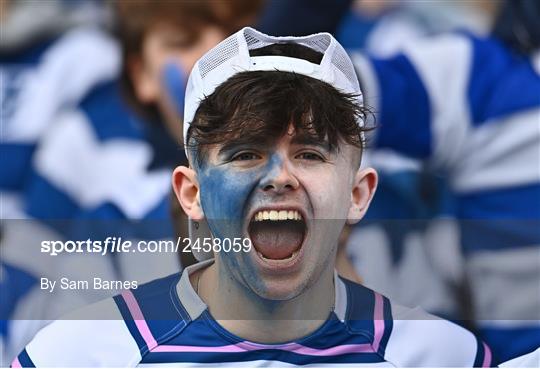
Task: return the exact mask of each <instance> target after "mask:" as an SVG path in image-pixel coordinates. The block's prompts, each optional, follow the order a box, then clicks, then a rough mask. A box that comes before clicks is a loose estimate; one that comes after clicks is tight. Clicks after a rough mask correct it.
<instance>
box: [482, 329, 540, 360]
mask: <svg viewBox="0 0 540 369" xmlns="http://www.w3.org/2000/svg"><path fill="white" fill-rule="evenodd" d="M478 331H479V334H480V336H481V337H482V339H484V341H486V342H487V344H488V345H489V346H490V347H491V349H492V350H493V355H494V361H495V364H499V363H502V362H505V361H508V360H510V359H513V358H515V357H518V356H521V355H525V354H528V353H529V352H532V351H534V350H536V349H537V348H538V347H540V327H516V328H480V329H479V330H478Z"/></svg>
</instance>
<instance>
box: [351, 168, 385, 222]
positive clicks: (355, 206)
mask: <svg viewBox="0 0 540 369" xmlns="http://www.w3.org/2000/svg"><path fill="white" fill-rule="evenodd" d="M377 182H378V176H377V172H376V171H375V169H373V168H365V169H359V170H358V171H357V172H356V175H355V177H354V180H353V187H352V191H351V207H350V208H349V214H348V216H347V224H354V223H357V222H358V221H359V220H360V219H362V218H363V217H364V215H365V214H366V211H367V209H368V208H369V204H370V203H371V199H372V198H373V195H375V190H376V189H377Z"/></svg>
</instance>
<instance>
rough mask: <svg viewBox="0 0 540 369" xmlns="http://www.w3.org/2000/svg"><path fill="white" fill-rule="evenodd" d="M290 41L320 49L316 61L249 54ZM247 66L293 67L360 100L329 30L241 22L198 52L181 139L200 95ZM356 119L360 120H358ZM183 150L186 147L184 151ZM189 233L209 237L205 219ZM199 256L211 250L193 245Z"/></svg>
mask: <svg viewBox="0 0 540 369" xmlns="http://www.w3.org/2000/svg"><path fill="white" fill-rule="evenodd" d="M278 43H292V44H298V45H302V46H305V47H308V48H310V49H312V50H314V51H317V52H319V53H321V54H323V57H322V60H321V62H320V64H315V63H311V62H309V61H307V60H304V59H298V58H293V57H288V56H250V55H249V51H250V50H254V49H260V48H262V47H265V46H268V45H272V44H278ZM247 71H283V72H294V73H298V74H302V75H305V76H309V77H312V78H315V79H318V80H321V81H324V82H327V83H329V84H330V85H332V86H333V87H335V88H336V89H338V90H339V91H341V92H345V93H349V94H354V95H356V96H358V97H357V99H358V104H359V105H361V104H362V103H363V101H362V92H361V90H360V85H359V83H358V78H357V76H356V73H355V70H354V67H353V64H352V62H351V59H350V58H349V56H348V55H347V53H346V52H345V50H344V49H343V47H342V46H341V45H340V44H339V43H338V42H337V40H336V39H335V38H334V37H333V36H332V35H331V34H329V33H317V34H313V35H309V36H303V37H273V36H268V35H265V34H264V33H261V32H259V31H257V30H255V29H253V28H250V27H245V28H243V29H241V30H240V31H238V32H236V33H235V34H233V35H232V36H230V37H228V38H226V39H225V40H223V41H222V42H220V43H219V44H218V45H217V46H215V47H214V48H212V49H211V50H210V51H208V52H207V53H206V54H205V55H203V56H202V57H201V58H200V59H199V60H198V61H197V63H195V66H194V67H193V69H192V70H191V73H190V75H189V79H188V83H187V87H186V94H185V107H184V144H186V146H187V138H188V137H187V133H188V129H189V126H190V124H191V122H192V121H193V118H194V117H195V113H196V112H197V109H198V107H199V105H200V103H201V101H202V100H204V99H205V97H207V96H209V95H211V94H212V93H213V92H214V90H215V89H216V88H217V87H218V86H219V85H221V84H222V83H223V82H225V81H227V80H228V79H229V78H230V77H232V76H233V75H235V74H237V73H240V72H247ZM358 124H359V125H361V126H363V125H364V122H363V121H362V120H361V119H359V120H358ZM186 154H187V152H186ZM189 233H190V238H191V240H192V242H193V243H194V242H195V240H196V239H197V238H199V239H200V242H201V244H202V243H203V239H204V238H208V237H212V235H211V232H210V229H209V227H208V224H207V222H206V221H202V222H194V221H192V220H191V219H190V223H189ZM192 252H193V255H194V256H195V258H196V259H197V260H199V261H202V260H206V259H209V258H212V257H213V253H212V252H211V251H210V252H204V251H202V250H201V249H199V250H196V249H192Z"/></svg>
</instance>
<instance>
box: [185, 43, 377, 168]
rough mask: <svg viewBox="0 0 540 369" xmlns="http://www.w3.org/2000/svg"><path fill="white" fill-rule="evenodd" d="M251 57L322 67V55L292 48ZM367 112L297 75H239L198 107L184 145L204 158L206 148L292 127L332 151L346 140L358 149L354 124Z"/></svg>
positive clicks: (277, 47) (359, 134)
mask: <svg viewBox="0 0 540 369" xmlns="http://www.w3.org/2000/svg"><path fill="white" fill-rule="evenodd" d="M250 54H251V55H252V56H260V55H285V56H290V57H295V58H301V59H305V60H308V61H310V62H313V63H317V64H318V63H320V61H321V59H322V54H320V53H318V52H317V51H314V50H312V49H309V48H308V47H305V46H301V45H296V44H290V43H289V44H273V45H270V46H266V47H264V48H261V49H256V50H252V52H251V53H250ZM368 113H369V111H368V110H367V109H366V108H365V107H364V106H360V105H359V104H358V96H357V95H354V94H347V93H343V92H340V91H338V90H337V89H336V88H334V87H333V86H331V85H330V84H328V83H326V82H323V81H320V80H318V79H315V78H312V77H308V76H304V75H301V74H297V73H291V72H282V71H249V72H241V73H238V74H236V75H234V76H233V77H231V78H229V79H228V80H227V81H225V82H224V83H222V84H221V85H220V86H218V87H217V88H216V90H215V91H214V92H213V93H212V94H211V95H209V96H207V97H206V98H205V99H204V100H203V101H202V102H201V104H200V105H199V108H198V109H197V112H196V114H195V117H194V119H193V121H192V123H191V125H190V127H189V131H188V141H187V142H188V143H187V147H188V149H189V150H190V152H192V153H194V152H195V153H197V155H196V156H197V160H198V162H199V163H200V162H201V158H204V157H205V148H206V147H208V146H211V145H218V144H224V143H226V142H230V141H234V142H238V143H243V142H246V143H248V142H260V141H261V140H265V141H268V140H276V139H278V138H279V137H282V136H283V135H285V134H286V133H287V131H288V128H289V126H290V124H292V125H293V127H294V130H295V133H296V134H305V135H308V136H311V137H313V138H315V139H317V140H319V141H325V140H326V141H327V143H328V147H329V149H330V150H331V151H333V150H338V149H339V146H338V144H339V143H340V142H344V143H347V144H350V145H353V146H355V147H357V148H359V149H360V150H362V149H363V147H364V142H363V132H364V131H366V130H367V129H366V128H364V127H362V126H360V125H359V124H358V120H364V121H365V118H366V116H367V114H368Z"/></svg>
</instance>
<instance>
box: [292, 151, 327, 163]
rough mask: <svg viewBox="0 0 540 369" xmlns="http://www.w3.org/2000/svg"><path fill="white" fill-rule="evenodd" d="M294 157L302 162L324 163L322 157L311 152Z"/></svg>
mask: <svg viewBox="0 0 540 369" xmlns="http://www.w3.org/2000/svg"><path fill="white" fill-rule="evenodd" d="M296 157H297V158H298V159H302V160H316V161H324V158H323V157H322V155H320V154H317V153H314V152H311V151H309V152H303V153H300V154H298V155H297V156H296Z"/></svg>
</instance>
